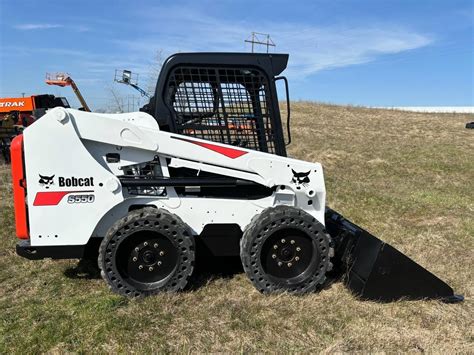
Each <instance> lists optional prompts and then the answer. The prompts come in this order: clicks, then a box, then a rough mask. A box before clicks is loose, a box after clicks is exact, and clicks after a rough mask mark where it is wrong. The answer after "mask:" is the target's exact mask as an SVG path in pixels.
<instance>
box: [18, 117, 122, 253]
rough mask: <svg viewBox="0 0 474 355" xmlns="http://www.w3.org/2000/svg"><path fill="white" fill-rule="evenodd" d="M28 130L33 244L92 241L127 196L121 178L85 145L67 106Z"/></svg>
mask: <svg viewBox="0 0 474 355" xmlns="http://www.w3.org/2000/svg"><path fill="white" fill-rule="evenodd" d="M92 124H93V123H92ZM23 135H24V151H25V168H26V180H27V182H28V185H27V188H28V194H27V202H28V217H29V224H30V243H31V246H41V245H83V244H86V243H87V241H88V240H89V238H90V237H91V235H92V233H93V230H94V228H95V227H96V225H97V223H98V222H99V220H100V219H101V218H102V216H103V215H104V214H105V213H106V212H107V211H109V210H110V209H112V208H113V206H115V205H116V204H118V203H120V202H122V201H123V195H122V193H121V186H120V183H119V182H118V179H117V178H116V177H115V175H114V174H112V173H111V172H110V171H109V170H108V169H107V167H106V166H103V165H101V164H99V162H98V161H97V160H96V159H95V157H93V156H92V155H91V154H90V153H89V151H88V150H87V149H86V148H85V146H84V144H83V142H82V141H81V139H80V138H79V137H78V135H77V132H76V129H75V127H74V123H73V121H72V120H71V119H70V118H69V116H68V114H67V113H66V111H65V110H64V109H62V108H55V109H52V110H50V111H49V112H48V113H47V114H46V115H45V116H44V117H43V118H42V119H40V120H38V121H37V122H36V123H35V124H34V125H32V126H30V127H28V128H27V129H25V131H24V134H23Z"/></svg>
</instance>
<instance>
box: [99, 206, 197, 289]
mask: <svg viewBox="0 0 474 355" xmlns="http://www.w3.org/2000/svg"><path fill="white" fill-rule="evenodd" d="M146 221H148V225H149V224H151V223H150V221H153V222H158V223H159V225H158V226H154V228H153V229H154V230H156V231H158V232H160V233H161V234H163V235H165V236H166V237H167V238H168V239H169V240H170V241H171V242H172V244H174V246H175V247H176V248H177V250H178V258H179V260H178V263H177V264H178V265H177V267H176V268H175V270H174V271H173V274H172V275H171V277H169V278H168V280H167V281H166V282H165V283H164V284H163V285H160V287H157V288H155V289H152V290H139V289H137V288H136V287H134V286H132V285H130V284H129V283H128V282H127V281H126V280H124V279H123V278H122V276H121V275H120V273H119V272H118V270H117V263H116V260H115V259H114V256H115V254H116V253H117V250H118V247H119V245H120V242H121V241H123V240H125V239H124V238H127V237H130V235H133V233H134V231H136V230H137V229H140V228H141V227H143V226H144V224H145V223H147V222H146ZM137 223H138V225H136V224H137ZM165 226H167V227H168V228H164V227H165ZM126 228H128V231H127V230H126ZM174 232H176V233H174ZM173 234H175V235H173ZM195 250H196V246H195V240H194V237H193V235H192V233H191V229H190V227H189V226H188V225H187V224H186V223H184V222H183V221H182V220H181V218H179V217H178V216H176V215H175V214H172V213H170V212H168V211H166V210H164V209H158V208H153V207H146V208H142V209H138V210H134V211H131V212H129V213H128V215H127V216H125V217H123V218H121V219H120V220H118V221H117V222H116V223H115V224H114V225H113V226H112V227H111V228H110V229H109V230H108V232H107V234H106V236H105V237H104V239H103V240H102V243H101V244H100V248H99V258H98V263H99V268H100V271H101V272H100V273H101V276H102V278H103V279H104V280H105V282H106V283H107V285H108V286H109V287H110V289H111V290H112V291H113V292H115V293H118V294H120V295H123V296H127V297H143V296H149V295H153V294H156V293H159V292H177V291H181V290H182V289H184V288H185V287H186V285H187V283H188V281H189V278H190V277H191V275H192V273H193V270H194V261H195Z"/></svg>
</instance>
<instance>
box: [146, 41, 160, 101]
mask: <svg viewBox="0 0 474 355" xmlns="http://www.w3.org/2000/svg"><path fill="white" fill-rule="evenodd" d="M163 61H164V57H163V49H159V50H157V51H156V54H155V56H154V58H153V62H152V64H151V66H150V71H149V74H148V82H147V85H146V91H147V92H148V93H149V94H150V96H153V95H154V94H155V88H156V83H157V81H158V77H159V76H160V71H161V67H162V66H163Z"/></svg>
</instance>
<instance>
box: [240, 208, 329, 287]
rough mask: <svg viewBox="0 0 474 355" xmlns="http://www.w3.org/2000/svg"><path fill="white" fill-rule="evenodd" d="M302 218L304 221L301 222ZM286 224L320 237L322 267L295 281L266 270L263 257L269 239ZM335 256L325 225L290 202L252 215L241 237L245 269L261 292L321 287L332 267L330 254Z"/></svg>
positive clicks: (241, 251) (319, 250) (313, 236)
mask: <svg viewBox="0 0 474 355" xmlns="http://www.w3.org/2000/svg"><path fill="white" fill-rule="evenodd" d="M300 221H303V223H302V224H300ZM273 223H274V224H275V225H272V224H273ZM308 226H310V227H308ZM284 228H294V229H298V230H301V231H303V232H305V233H306V234H307V235H309V236H311V237H312V238H319V239H318V241H319V242H318V243H317V245H318V252H319V253H320V255H321V260H320V264H319V266H318V270H320V271H319V272H317V273H315V274H312V275H310V276H309V277H307V278H306V279H304V280H302V281H301V282H299V283H297V284H293V285H282V284H281V283H276V282H274V281H273V280H272V279H271V278H269V276H268V275H267V274H266V273H265V271H264V270H263V268H262V265H261V261H260V252H261V250H262V247H263V245H264V243H265V241H266V239H267V238H268V237H270V236H271V235H272V234H273V233H274V232H277V231H278V230H280V229H284ZM265 229H267V231H265ZM323 248H324V250H323ZM333 256H334V248H333V243H332V241H331V237H330V236H329V234H327V233H326V232H325V229H324V226H323V225H322V224H321V223H319V222H318V221H317V220H316V218H314V217H313V216H311V215H310V214H309V213H307V212H305V211H303V210H301V209H298V208H295V207H291V206H277V207H270V208H267V209H265V210H263V212H262V213H260V214H258V215H256V216H254V217H253V218H252V220H251V222H250V224H249V225H248V226H247V227H246V228H245V230H244V233H243V236H242V239H241V240H240V258H241V260H242V265H243V267H244V270H245V273H246V274H247V276H248V278H249V279H250V281H251V282H252V283H253V285H254V286H255V288H257V290H259V291H260V292H262V293H278V292H289V293H294V294H304V293H310V292H315V291H318V290H320V289H321V287H322V285H323V284H324V283H325V282H326V274H327V273H328V272H329V271H331V269H332V263H331V261H330V258H331V257H333Z"/></svg>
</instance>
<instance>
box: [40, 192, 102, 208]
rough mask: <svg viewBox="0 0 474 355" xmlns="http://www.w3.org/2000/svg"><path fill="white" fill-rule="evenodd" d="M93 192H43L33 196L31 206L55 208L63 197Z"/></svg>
mask: <svg viewBox="0 0 474 355" xmlns="http://www.w3.org/2000/svg"><path fill="white" fill-rule="evenodd" d="M83 192H93V191H45V192H38V193H37V194H36V196H35V201H34V202H33V206H56V205H58V204H59V202H61V200H62V199H63V197H64V196H66V195H67V194H72V193H83Z"/></svg>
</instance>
